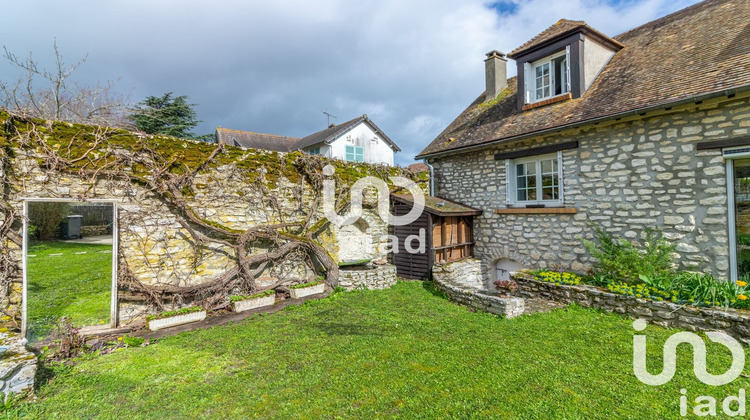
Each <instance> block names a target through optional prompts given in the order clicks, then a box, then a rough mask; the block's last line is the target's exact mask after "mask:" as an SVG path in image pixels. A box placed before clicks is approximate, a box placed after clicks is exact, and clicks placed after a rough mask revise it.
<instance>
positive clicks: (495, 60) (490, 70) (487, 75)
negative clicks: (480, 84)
mask: <svg viewBox="0 0 750 420" xmlns="http://www.w3.org/2000/svg"><path fill="white" fill-rule="evenodd" d="M486 55H487V58H486V59H485V60H484V80H485V83H486V86H487V89H486V90H485V91H484V101H485V102H487V101H491V100H493V99H495V98H496V97H497V95H499V94H500V92H502V91H503V89H505V88H506V87H508V70H507V69H506V67H505V65H506V64H507V63H508V60H506V59H505V54H503V53H501V52H500V51H497V50H492V51H490V52H488V53H487V54H486Z"/></svg>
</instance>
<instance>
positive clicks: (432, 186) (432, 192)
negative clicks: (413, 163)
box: [422, 159, 435, 196]
mask: <svg viewBox="0 0 750 420" xmlns="http://www.w3.org/2000/svg"><path fill="white" fill-rule="evenodd" d="M422 161H423V162H424V164H425V165H427V167H428V168H430V195H431V196H434V195H435V168H433V167H432V165H430V162H429V161H428V160H427V159H423V160H422Z"/></svg>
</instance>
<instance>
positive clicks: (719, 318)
mask: <svg viewBox="0 0 750 420" xmlns="http://www.w3.org/2000/svg"><path fill="white" fill-rule="evenodd" d="M511 279H513V280H515V282H516V283H518V294H520V296H522V297H524V298H542V299H548V300H554V301H558V302H562V303H566V304H570V303H577V304H579V305H581V306H583V307H585V308H596V309H603V310H605V311H608V312H614V313H618V314H623V315H627V316H629V317H631V318H639V319H643V320H645V321H647V322H649V323H651V324H654V325H659V326H662V327H673V328H682V329H686V330H690V331H724V332H726V333H727V334H729V335H731V336H732V337H734V338H736V339H738V340H740V341H741V342H743V343H745V344H750V311H741V310H736V309H726V310H725V309H720V308H698V307H694V306H688V305H682V304H677V303H672V302H658V301H652V300H648V299H638V298H634V297H631V296H626V295H620V294H616V293H611V292H609V291H607V290H603V289H600V288H597V287H594V286H588V285H575V286H574V285H559V286H557V285H555V284H553V283H548V282H543V281H538V280H536V279H535V278H534V276H532V275H531V274H528V273H524V272H517V273H513V274H512V275H511Z"/></svg>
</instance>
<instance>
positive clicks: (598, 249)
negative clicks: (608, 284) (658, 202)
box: [583, 226, 675, 284]
mask: <svg viewBox="0 0 750 420" xmlns="http://www.w3.org/2000/svg"><path fill="white" fill-rule="evenodd" d="M593 229H594V235H595V236H596V240H597V242H598V243H597V242H592V241H587V240H584V241H583V244H584V246H585V247H586V249H587V250H588V252H589V253H590V254H591V256H592V257H594V258H596V260H597V262H596V263H595V264H594V268H595V269H596V271H598V272H600V273H605V274H606V275H607V276H608V277H610V278H612V279H616V280H619V281H622V282H625V283H629V284H635V283H640V282H642V279H641V277H640V276H646V277H648V278H652V279H656V278H661V277H664V276H667V275H669V274H670V272H671V270H672V252H674V250H675V245H673V244H672V243H670V242H669V241H668V240H667V239H665V238H664V237H663V235H662V233H661V231H660V230H658V229H653V228H646V229H645V234H646V238H645V240H644V241H643V245H640V244H639V245H634V244H633V243H631V242H629V241H626V240H624V239H621V238H614V237H613V236H612V235H611V234H609V233H608V232H606V231H604V229H602V228H601V227H599V226H593Z"/></svg>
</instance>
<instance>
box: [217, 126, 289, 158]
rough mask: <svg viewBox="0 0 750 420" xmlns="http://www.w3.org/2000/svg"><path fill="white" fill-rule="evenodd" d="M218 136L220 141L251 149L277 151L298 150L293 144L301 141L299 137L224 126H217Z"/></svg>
mask: <svg viewBox="0 0 750 420" xmlns="http://www.w3.org/2000/svg"><path fill="white" fill-rule="evenodd" d="M216 136H217V137H218V138H217V141H218V142H219V143H226V144H230V145H232V146H240V147H247V148H250V149H264V150H274V151H277V152H290V151H292V150H296V149H293V146H294V145H295V144H296V143H297V142H298V141H299V138H297V137H287V136H277V135H274V134H263V133H252V132H250V131H239V130H230V129H228V128H222V127H218V128H216Z"/></svg>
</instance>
